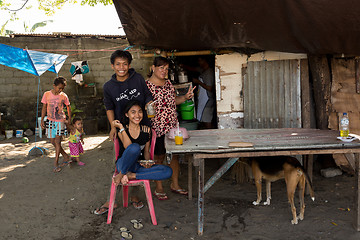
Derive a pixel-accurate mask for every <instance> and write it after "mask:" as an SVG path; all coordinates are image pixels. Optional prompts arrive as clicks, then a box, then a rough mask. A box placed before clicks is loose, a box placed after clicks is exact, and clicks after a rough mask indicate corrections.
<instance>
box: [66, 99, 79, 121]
mask: <svg viewBox="0 0 360 240" xmlns="http://www.w3.org/2000/svg"><path fill="white" fill-rule="evenodd" d="M70 109H71V120H72V119H73V118H74V117H75V116H76V114H77V113H82V112H84V111H83V110H80V109H77V108H76V105H75V103H73V102H72V103H70ZM64 112H65V115H66V117H69V116H68V113H67V109H66V107H64Z"/></svg>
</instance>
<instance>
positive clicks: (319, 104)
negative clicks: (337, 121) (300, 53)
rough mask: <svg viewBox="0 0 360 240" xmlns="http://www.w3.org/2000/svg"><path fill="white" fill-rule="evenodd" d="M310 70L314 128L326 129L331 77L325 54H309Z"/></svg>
mask: <svg viewBox="0 0 360 240" xmlns="http://www.w3.org/2000/svg"><path fill="white" fill-rule="evenodd" d="M309 64H310V70H311V73H312V77H313V83H314V85H313V87H314V100H315V110H316V111H315V112H316V128H319V129H322V130H326V129H328V122H329V115H330V110H331V109H330V108H331V102H330V100H331V99H330V97H331V96H330V93H331V78H330V69H329V62H328V60H327V58H326V56H325V55H322V56H315V55H309Z"/></svg>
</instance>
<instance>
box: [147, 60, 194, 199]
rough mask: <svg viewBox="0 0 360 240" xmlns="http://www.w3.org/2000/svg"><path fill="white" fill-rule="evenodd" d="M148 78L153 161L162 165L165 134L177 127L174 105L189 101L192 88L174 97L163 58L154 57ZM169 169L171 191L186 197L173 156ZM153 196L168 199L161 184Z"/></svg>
mask: <svg viewBox="0 0 360 240" xmlns="http://www.w3.org/2000/svg"><path fill="white" fill-rule="evenodd" d="M151 70H152V71H151V73H150V78H149V79H148V80H147V81H146V84H147V86H148V88H149V90H150V92H151V93H152V95H153V98H154V102H155V103H154V105H155V106H154V107H155V109H156V113H155V117H154V118H152V119H151V125H152V128H153V129H154V130H155V132H156V135H157V138H156V144H155V161H156V162H157V163H162V162H163V161H164V158H165V153H166V149H165V134H166V133H168V132H169V131H170V129H171V128H175V127H176V125H177V122H178V120H177V115H176V105H179V104H181V103H183V102H185V101H186V100H188V99H191V98H192V97H193V95H194V93H193V90H194V88H189V90H188V92H187V93H186V94H185V95H183V96H176V93H175V88H174V86H173V85H172V84H171V82H170V80H168V79H166V78H167V76H168V70H169V60H167V59H166V58H164V57H156V58H155V59H154V63H153V65H152V67H151ZM170 167H171V168H172V170H173V175H172V176H171V184H170V188H171V191H173V192H175V193H178V194H182V195H187V191H186V190H185V189H182V188H181V187H180V186H179V181H178V178H179V160H178V158H177V156H173V158H172V159H171V162H170ZM154 194H155V196H156V197H157V198H158V199H159V200H165V199H168V197H167V195H166V193H165V192H164V189H163V186H162V182H161V181H156V190H155V192H154Z"/></svg>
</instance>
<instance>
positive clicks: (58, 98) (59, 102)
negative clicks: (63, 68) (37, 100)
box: [41, 77, 71, 172]
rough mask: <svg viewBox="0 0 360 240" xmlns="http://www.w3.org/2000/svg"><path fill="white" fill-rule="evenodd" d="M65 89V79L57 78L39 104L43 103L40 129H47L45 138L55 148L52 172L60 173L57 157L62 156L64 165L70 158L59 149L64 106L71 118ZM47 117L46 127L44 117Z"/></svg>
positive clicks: (63, 130) (63, 128) (62, 131)
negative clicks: (48, 139)
mask: <svg viewBox="0 0 360 240" xmlns="http://www.w3.org/2000/svg"><path fill="white" fill-rule="evenodd" d="M65 87H66V79H65V78H64V77H57V78H55V80H54V85H53V89H51V90H50V91H47V92H45V93H44V95H43V98H42V100H41V102H42V103H43V107H42V111H41V128H42V129H45V127H46V129H47V137H48V138H50V141H51V143H52V145H54V147H55V161H54V169H53V172H60V171H61V167H60V166H59V155H60V153H61V155H63V157H64V162H63V164H62V166H63V165H65V164H67V163H68V161H69V159H70V157H69V155H68V154H67V153H66V152H65V151H64V149H63V148H62V147H61V136H62V135H65V134H66V124H65V120H66V115H65V113H64V110H63V108H64V106H66V109H67V113H68V116H71V109H70V102H69V98H68V96H67V95H66V94H65V93H64V92H63V90H64V88H65ZM45 115H47V121H46V126H45V122H44V117H45Z"/></svg>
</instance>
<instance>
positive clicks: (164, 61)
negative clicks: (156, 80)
mask: <svg viewBox="0 0 360 240" xmlns="http://www.w3.org/2000/svg"><path fill="white" fill-rule="evenodd" d="M153 65H154V66H155V67H159V66H164V65H170V61H169V60H168V59H167V58H165V57H156V58H155V59H154V61H153ZM152 74H153V71H152V70H151V71H150V73H149V74H148V77H151V76H152Z"/></svg>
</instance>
